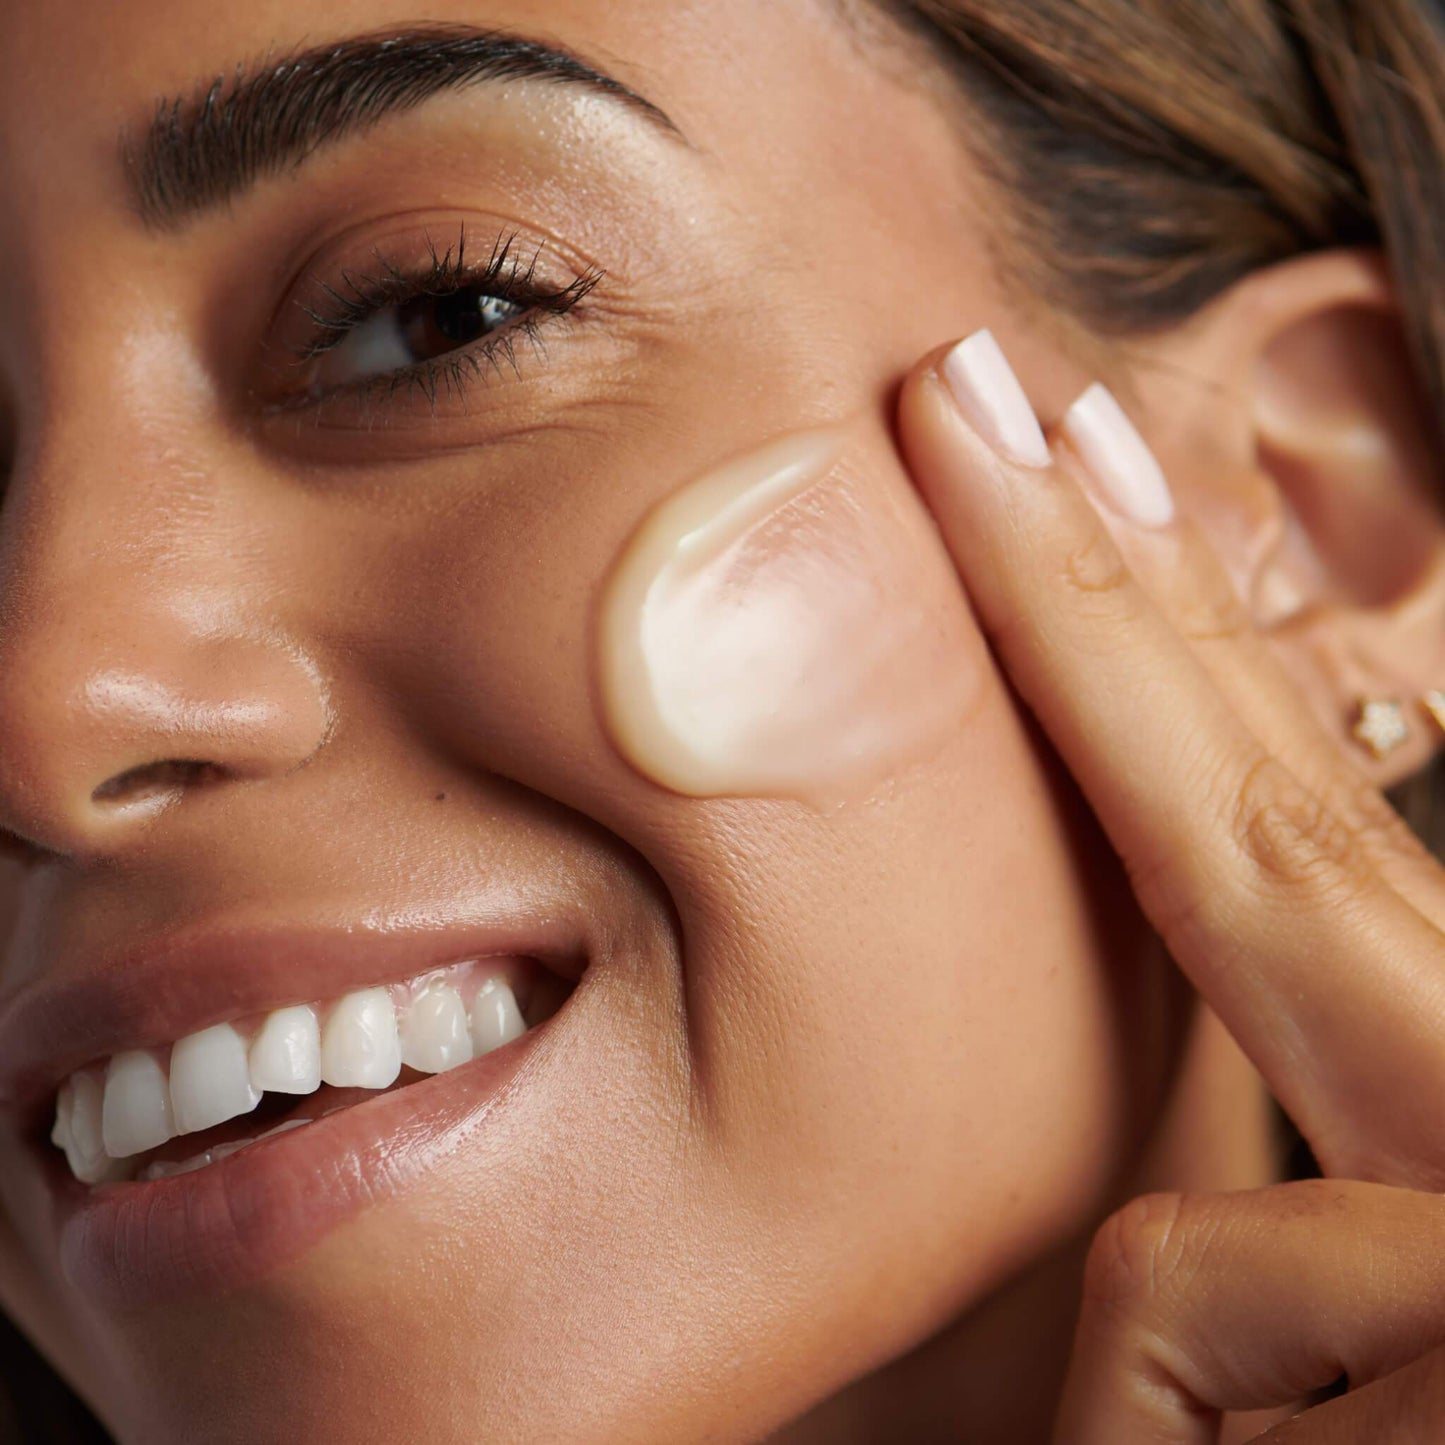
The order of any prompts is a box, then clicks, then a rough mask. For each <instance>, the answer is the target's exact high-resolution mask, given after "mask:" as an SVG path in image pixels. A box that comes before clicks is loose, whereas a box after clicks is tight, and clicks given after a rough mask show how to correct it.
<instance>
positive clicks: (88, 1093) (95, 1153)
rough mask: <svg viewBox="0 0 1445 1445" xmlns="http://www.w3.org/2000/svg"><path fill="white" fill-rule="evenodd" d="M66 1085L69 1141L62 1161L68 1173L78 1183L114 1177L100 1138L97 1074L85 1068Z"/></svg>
mask: <svg viewBox="0 0 1445 1445" xmlns="http://www.w3.org/2000/svg"><path fill="white" fill-rule="evenodd" d="M67 1083H69V1084H70V1087H71V1101H70V1120H69V1124H70V1142H69V1143H68V1144H67V1145H66V1146H65V1158H66V1162H67V1163H68V1164H69V1165H70V1172H71V1173H72V1174H74V1175H75V1177H76V1178H77V1179H79V1180H80V1181H81V1183H82V1184H99V1183H101V1182H102V1181H104V1180H106V1179H111V1178H114V1177H115V1175H116V1173H117V1170H116V1168H115V1163H116V1161H115V1160H114V1159H112V1158H111V1157H110V1155H109V1154H107V1153H106V1150H105V1143H104V1141H103V1140H102V1138H101V1130H100V1116H101V1088H102V1086H101V1082H100V1075H99V1074H98V1073H96V1072H95V1071H93V1070H91V1069H85V1070H83V1071H81V1072H79V1073H75V1074H72V1075H71V1076H70V1078H69V1079H68V1080H67Z"/></svg>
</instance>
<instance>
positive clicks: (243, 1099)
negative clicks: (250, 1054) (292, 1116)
mask: <svg viewBox="0 0 1445 1445" xmlns="http://www.w3.org/2000/svg"><path fill="white" fill-rule="evenodd" d="M260 1102H261V1091H260V1090H259V1089H258V1088H256V1087H255V1085H253V1084H252V1082H251V1074H250V1070H249V1068H248V1067H247V1064H246V1041H245V1040H244V1039H243V1038H242V1037H241V1035H240V1034H238V1033H237V1032H236V1030H235V1028H234V1027H233V1026H232V1025H231V1024H213V1025H212V1026H211V1027H210V1028H208V1029H201V1030H199V1031H198V1032H196V1033H193V1034H187V1035H186V1036H185V1038H183V1039H177V1040H176V1041H175V1043H174V1044H172V1045H171V1108H172V1110H173V1111H174V1113H175V1132H176V1133H177V1134H197V1133H199V1132H200V1131H201V1130H202V1129H209V1128H210V1127H211V1126H212V1125H213V1124H222V1123H224V1122H225V1121H226V1120H227V1119H234V1118H235V1117H236V1116H237V1115H238V1114H249V1113H250V1112H251V1110H252V1109H254V1108H255V1107H256V1105H257V1104H259V1103H260Z"/></svg>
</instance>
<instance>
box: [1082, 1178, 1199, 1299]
mask: <svg viewBox="0 0 1445 1445" xmlns="http://www.w3.org/2000/svg"><path fill="white" fill-rule="evenodd" d="M1187 1211H1188V1200H1187V1198H1186V1196H1185V1195H1182V1194H1171V1193H1154V1194H1143V1195H1140V1196H1139V1197H1138V1198H1137V1199H1131V1200H1130V1201H1129V1202H1128V1203H1127V1204H1126V1205H1124V1206H1123V1208H1121V1209H1118V1210H1116V1211H1115V1212H1114V1213H1113V1214H1111V1215H1110V1216H1109V1217H1108V1218H1107V1219H1106V1220H1105V1221H1104V1223H1103V1224H1102V1225H1100V1226H1099V1228H1098V1230H1097V1231H1096V1232H1095V1234H1094V1238H1093V1242H1092V1243H1091V1244H1090V1247H1089V1253H1088V1257H1087V1259H1086V1261H1085V1264H1084V1283H1083V1298H1084V1307H1085V1309H1086V1310H1087V1311H1088V1312H1090V1313H1092V1314H1105V1315H1110V1316H1127V1317H1138V1316H1141V1315H1147V1314H1148V1313H1150V1312H1151V1309H1152V1307H1153V1305H1154V1304H1155V1302H1156V1301H1157V1300H1158V1299H1159V1297H1160V1296H1161V1294H1163V1293H1164V1292H1165V1290H1166V1289H1167V1288H1168V1287H1169V1285H1170V1282H1171V1281H1173V1280H1174V1279H1176V1278H1177V1276H1178V1274H1179V1272H1180V1267H1181V1262H1182V1261H1183V1260H1184V1258H1185V1257H1186V1253H1187V1251H1188V1249H1189V1233H1190V1231H1189V1227H1188V1223H1187V1221H1186V1218H1185V1216H1186V1213H1187Z"/></svg>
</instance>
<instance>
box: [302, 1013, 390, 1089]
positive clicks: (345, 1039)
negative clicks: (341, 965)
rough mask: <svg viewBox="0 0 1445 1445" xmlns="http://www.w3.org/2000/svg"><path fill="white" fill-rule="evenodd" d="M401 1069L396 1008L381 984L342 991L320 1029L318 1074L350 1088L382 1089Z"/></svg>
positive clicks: (327, 1080) (330, 1082) (328, 1080)
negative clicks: (343, 992)
mask: <svg viewBox="0 0 1445 1445" xmlns="http://www.w3.org/2000/svg"><path fill="white" fill-rule="evenodd" d="M400 1073H401V1041H400V1039H399V1038H398V1037H397V1031H396V1008H395V1006H394V1005H393V1004H392V1001H391V994H390V993H388V992H387V990H386V989H384V988H363V989H357V990H356V992H354V993H348V994H343V995H342V996H341V998H340V999H338V1000H337V1002H336V1006H335V1007H334V1008H333V1009H332V1010H331V1013H330V1015H329V1016H328V1017H327V1020H326V1025H325V1027H324V1028H323V1029H322V1031H321V1077H322V1079H323V1080H324V1081H325V1082H326V1083H328V1084H335V1085H338V1086H339V1087H341V1088H352V1089H385V1088H386V1087H387V1086H388V1085H390V1084H394V1083H395V1082H396V1078H397V1075H398V1074H400Z"/></svg>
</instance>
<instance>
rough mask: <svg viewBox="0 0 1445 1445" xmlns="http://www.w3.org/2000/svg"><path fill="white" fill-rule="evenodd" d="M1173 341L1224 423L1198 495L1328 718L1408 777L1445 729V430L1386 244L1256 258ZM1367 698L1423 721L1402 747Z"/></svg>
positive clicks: (1253, 602) (1203, 406)
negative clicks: (1409, 331) (1441, 720)
mask: <svg viewBox="0 0 1445 1445" xmlns="http://www.w3.org/2000/svg"><path fill="white" fill-rule="evenodd" d="M1163 348H1164V350H1165V352H1166V353H1167V352H1168V351H1169V350H1171V349H1175V351H1176V354H1175V355H1174V356H1172V357H1167V360H1168V362H1169V363H1170V364H1171V365H1172V366H1173V367H1174V368H1176V369H1178V370H1186V371H1188V372H1189V373H1190V374H1191V376H1192V378H1193V379H1194V380H1195V382H1196V383H1197V382H1200V381H1202V382H1204V383H1206V385H1207V386H1208V388H1209V390H1208V392H1207V393H1206V395H1205V397H1203V398H1201V396H1200V394H1199V392H1198V391H1197V390H1196V393H1195V402H1196V406H1198V407H1199V408H1200V410H1201V411H1202V412H1203V413H1206V414H1209V416H1210V419H1209V421H1208V422H1207V423H1206V422H1203V421H1201V422H1200V423H1198V425H1200V426H1201V427H1202V426H1204V425H1210V426H1213V427H1215V428H1216V429H1217V431H1216V434H1215V435H1214V436H1213V437H1205V436H1203V435H1202V434H1200V433H1197V434H1196V435H1195V437H1194V438H1193V441H1192V446H1193V448H1194V451H1193V454H1194V455H1195V456H1198V455H1199V454H1200V452H1201V451H1202V452H1203V453H1204V454H1206V455H1211V456H1212V457H1213V466H1212V467H1204V466H1197V465H1196V466H1192V467H1191V466H1190V463H1189V460H1188V458H1189V453H1185V461H1184V465H1185V470H1186V472H1187V473H1188V475H1187V479H1186V482H1185V488H1184V490H1185V493H1186V509H1187V510H1188V511H1190V512H1191V513H1192V515H1193V518H1194V520H1196V521H1197V522H1198V523H1199V524H1200V525H1201V526H1202V527H1204V529H1205V530H1206V531H1207V532H1209V534H1210V536H1211V540H1212V541H1213V542H1214V544H1215V546H1216V547H1217V548H1218V549H1219V550H1220V551H1221V553H1223V554H1225V560H1226V562H1227V563H1228V564H1229V566H1230V570H1231V572H1232V573H1233V575H1234V576H1235V579H1236V583H1237V585H1238V586H1239V588H1240V590H1241V592H1242V593H1244V594H1245V596H1246V600H1247V601H1248V603H1249V605H1250V608H1251V612H1252V614H1253V616H1254V619H1255V623H1256V625H1257V626H1258V627H1259V628H1260V629H1261V630H1262V631H1263V632H1265V633H1266V634H1267V635H1268V636H1270V638H1271V639H1272V640H1273V641H1274V643H1275V644H1276V647H1277V649H1278V650H1279V651H1280V653H1281V656H1282V658H1283V660H1284V661H1285V663H1286V665H1287V666H1288V667H1289V668H1290V670H1291V672H1292V674H1293V675H1294V676H1295V677H1296V679H1297V680H1298V682H1299V683H1300V685H1301V686H1302V688H1303V689H1304V690H1305V692H1306V693H1307V695H1308V696H1309V697H1310V698H1311V701H1312V702H1313V703H1314V704H1315V706H1316V709H1317V711H1318V712H1319V714H1320V716H1321V721H1322V722H1324V723H1325V724H1326V725H1327V726H1328V727H1329V728H1330V730H1331V732H1332V734H1333V735H1334V736H1336V737H1338V738H1339V740H1340V742H1341V745H1342V746H1343V747H1345V748H1346V749H1347V750H1349V751H1351V752H1352V753H1353V755H1354V756H1355V757H1356V758H1357V759H1359V760H1360V761H1361V762H1362V764H1363V765H1364V766H1365V767H1366V768H1367V769H1368V770H1369V771H1370V772H1371V775H1372V777H1374V778H1375V780H1376V781H1377V782H1380V783H1381V784H1382V785H1386V786H1388V785H1389V784H1390V783H1392V782H1394V781H1397V780H1399V779H1402V778H1404V777H1406V776H1408V775H1409V773H1410V772H1412V771H1413V770H1415V769H1416V768H1418V767H1420V766H1422V765H1423V763H1424V762H1425V761H1426V759H1427V758H1428V757H1429V755H1430V753H1431V751H1432V750H1433V749H1435V748H1437V747H1439V746H1441V745H1442V744H1445V734H1442V732H1441V730H1440V729H1439V728H1438V727H1435V726H1433V725H1432V719H1431V717H1430V714H1429V712H1428V711H1427V709H1426V707H1425V705H1424V699H1425V698H1426V697H1427V695H1428V694H1429V693H1430V692H1431V691H1432V690H1435V689H1442V688H1445V494H1442V490H1441V484H1440V481H1441V476H1442V472H1445V469H1442V467H1441V456H1442V449H1445V438H1442V436H1441V435H1440V433H1439V431H1438V429H1437V427H1436V424H1435V421H1434V419H1433V418H1432V417H1431V415H1430V410H1429V407H1428V406H1427V404H1426V401H1425V394H1424V388H1423V387H1422V386H1421V385H1420V383H1419V380H1418V374H1417V372H1416V370H1415V368H1414V365H1413V362H1412V358H1411V356H1410V352H1409V347H1408V344H1407V341H1406V335H1405V328H1404V326H1403V325H1402V322H1401V316H1400V313H1399V308H1398V302H1397V300H1396V297H1395V294H1394V291H1393V289H1392V287H1391V284H1390V281H1389V278H1388V275H1387V274H1386V271H1385V268H1384V265H1383V262H1382V261H1381V259H1380V257H1379V255H1378V253H1376V252H1373V251H1368V250H1362V251H1344V250H1341V251H1331V252H1321V253H1317V254H1315V255H1311V256H1306V257H1301V258H1298V259H1295V260H1291V261H1287V262H1283V263H1280V264H1279V265H1276V266H1274V267H1270V268H1268V269H1267V270H1264V271H1260V272H1256V273H1254V274H1253V275H1251V276H1250V277H1248V278H1247V279H1246V280H1244V281H1242V282H1240V283H1239V284H1238V285H1237V286H1235V287H1234V288H1233V290H1232V291H1231V292H1229V293H1227V294H1226V295H1225V296H1223V297H1222V298H1220V299H1219V300H1218V301H1217V302H1216V303H1215V304H1214V305H1213V306H1212V307H1210V308H1208V309H1207V310H1206V311H1205V312H1204V313H1202V314H1201V316H1200V317H1199V318H1198V319H1197V322H1196V323H1195V324H1194V325H1193V326H1191V327H1188V328H1184V329H1182V330H1181V332H1180V334H1179V337H1178V346H1177V348H1171V347H1170V345H1169V343H1168V342H1167V341H1166V342H1165V343H1163ZM1211 402H1212V404H1211ZM1176 404H1177V403H1176ZM1367 698H1378V699H1398V700H1399V701H1400V704H1401V707H1402V713H1403V716H1404V717H1405V719H1406V723H1407V726H1408V727H1409V729H1410V732H1409V737H1408V740H1407V741H1406V742H1405V743H1404V744H1403V745H1401V746H1399V747H1397V748H1395V749H1392V750H1391V751H1390V752H1389V753H1388V754H1387V755H1386V756H1385V757H1375V756H1373V755H1372V754H1371V753H1370V751H1369V750H1368V748H1363V749H1362V747H1361V745H1360V743H1359V741H1358V740H1357V739H1356V738H1355V736H1354V728H1355V725H1356V723H1357V722H1358V720H1359V718H1360V705H1361V703H1362V701H1363V700H1364V699H1367Z"/></svg>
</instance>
